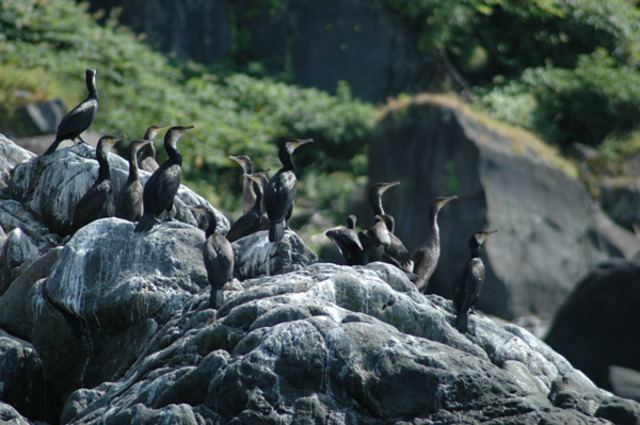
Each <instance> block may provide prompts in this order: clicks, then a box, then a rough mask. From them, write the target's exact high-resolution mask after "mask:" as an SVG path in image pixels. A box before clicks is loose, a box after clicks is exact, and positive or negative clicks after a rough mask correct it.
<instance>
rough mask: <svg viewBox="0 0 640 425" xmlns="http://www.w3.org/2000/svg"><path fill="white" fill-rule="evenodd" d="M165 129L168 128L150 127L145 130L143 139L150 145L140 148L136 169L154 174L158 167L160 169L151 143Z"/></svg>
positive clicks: (154, 148)
mask: <svg viewBox="0 0 640 425" xmlns="http://www.w3.org/2000/svg"><path fill="white" fill-rule="evenodd" d="M166 128H169V127H168V126H165V127H158V126H157V125H152V126H151V127H149V128H147V131H145V133H144V137H143V139H144V140H149V141H150V142H151V143H149V144H146V145H144V146H142V148H141V149H140V152H139V153H138V167H140V169H141V170H144V171H148V172H149V173H154V172H155V171H156V170H157V169H158V167H160V166H159V165H158V163H157V162H156V147H155V146H154V145H153V141H154V140H155V138H156V136H157V135H158V133H160V132H161V131H162V130H164V129H166Z"/></svg>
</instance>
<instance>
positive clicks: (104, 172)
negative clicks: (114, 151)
mask: <svg viewBox="0 0 640 425" xmlns="http://www.w3.org/2000/svg"><path fill="white" fill-rule="evenodd" d="M107 155H109V154H108V153H106V152H105V151H103V150H102V149H101V148H100V147H98V150H97V155H96V159H97V160H98V181H103V180H109V179H111V170H110V169H109V159H108V158H107Z"/></svg>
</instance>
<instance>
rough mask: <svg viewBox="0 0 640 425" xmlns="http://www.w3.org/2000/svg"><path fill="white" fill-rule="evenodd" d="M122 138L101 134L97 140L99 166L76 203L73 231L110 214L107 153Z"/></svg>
mask: <svg viewBox="0 0 640 425" xmlns="http://www.w3.org/2000/svg"><path fill="white" fill-rule="evenodd" d="M123 139H124V137H114V136H103V137H101V138H100V140H99V141H98V146H97V147H96V159H97V160H98V166H99V168H98V178H97V179H96V181H95V183H94V184H93V186H91V188H89V190H88V191H87V193H85V194H84V196H83V197H82V198H80V201H78V204H77V205H76V209H75V212H74V214H73V222H72V223H71V228H72V231H73V233H75V232H76V231H77V230H78V229H80V228H81V227H84V226H86V225H87V224H89V223H91V222H92V221H94V220H97V219H99V218H102V217H108V216H110V215H111V214H112V212H111V211H109V204H110V202H111V200H112V198H113V188H112V186H111V170H110V168H109V159H108V155H109V151H110V150H111V148H112V147H113V145H114V144H115V143H117V142H119V141H120V140H123Z"/></svg>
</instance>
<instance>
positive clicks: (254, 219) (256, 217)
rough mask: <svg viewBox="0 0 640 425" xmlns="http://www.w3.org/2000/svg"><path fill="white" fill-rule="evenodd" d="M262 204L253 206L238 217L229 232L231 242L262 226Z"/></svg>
mask: <svg viewBox="0 0 640 425" xmlns="http://www.w3.org/2000/svg"><path fill="white" fill-rule="evenodd" d="M260 215H261V214H260V206H258V208H257V209H256V208H252V209H250V210H249V211H247V213H246V214H243V215H242V217H240V218H239V219H237V220H236V221H235V222H234V223H233V225H232V226H231V228H230V229H229V231H228V232H227V240H229V242H233V241H237V240H238V239H240V238H241V237H243V236H246V235H250V234H251V233H255V232H257V231H258V229H259V228H260Z"/></svg>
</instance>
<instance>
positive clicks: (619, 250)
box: [362, 96, 638, 319]
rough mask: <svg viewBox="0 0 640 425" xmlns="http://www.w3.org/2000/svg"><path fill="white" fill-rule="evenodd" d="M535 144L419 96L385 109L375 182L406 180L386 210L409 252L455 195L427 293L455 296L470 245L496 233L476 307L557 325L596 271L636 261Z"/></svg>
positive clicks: (451, 104)
mask: <svg viewBox="0 0 640 425" xmlns="http://www.w3.org/2000/svg"><path fill="white" fill-rule="evenodd" d="M532 139H533V137H532V136H531V135H529V134H524V133H523V132H518V131H515V130H514V129H504V127H503V128H502V129H498V127H497V125H496V124H493V123H491V122H488V120H487V119H486V118H483V117H480V116H478V115H475V114H473V113H472V112H471V111H470V110H469V109H468V108H466V107H464V106H463V105H461V104H460V103H459V102H456V101H455V100H453V99H449V98H443V97H437V96H421V97H417V98H414V99H412V100H411V101H407V102H397V103H396V104H392V105H391V106H390V107H389V108H388V109H387V112H386V115H385V116H384V117H383V119H382V120H381V122H380V124H379V126H378V128H377V129H376V131H375V134H374V136H373V139H372V143H371V147H370V149H369V152H370V178H371V181H372V182H375V181H393V180H400V181H401V183H402V184H401V186H399V187H397V188H394V189H393V190H390V191H388V192H387V193H385V195H384V204H385V207H386V209H387V210H388V212H390V213H391V214H393V215H394V217H395V219H396V225H397V230H396V234H397V235H398V236H399V237H400V239H402V241H403V242H404V244H405V245H406V246H407V248H409V249H410V250H412V249H414V248H415V247H417V246H418V245H419V244H420V243H422V242H423V241H424V240H425V239H426V234H427V226H428V212H427V211H428V206H429V202H430V200H431V199H432V198H434V197H436V196H448V195H454V194H455V195H457V196H458V199H457V200H456V201H453V202H451V203H450V204H448V205H447V206H446V207H445V208H444V209H443V210H442V211H441V212H440V215H439V220H438V221H439V224H440V236H441V249H442V250H441V257H440V262H439V265H438V267H437V269H436V271H435V274H434V276H433V277H432V278H431V283H430V287H429V291H430V292H433V293H437V294H441V295H444V296H447V297H449V296H450V287H449V285H450V283H451V281H452V279H453V277H454V275H455V273H456V272H457V270H458V268H459V267H460V266H461V265H462V264H464V261H465V260H466V259H467V257H468V255H469V254H468V249H467V241H468V239H469V237H470V236H471V234H472V233H473V232H475V231H477V230H482V229H489V228H497V229H499V231H500V232H499V233H498V235H497V236H494V237H493V238H492V239H491V240H489V241H488V242H487V244H486V247H485V251H486V255H485V256H484V258H485V265H486V266H487V278H486V282H485V287H484V289H483V292H482V293H481V295H480V300H479V303H478V307H479V308H480V309H481V310H483V311H487V312H490V313H493V314H496V315H499V316H502V317H505V318H508V319H511V318H514V317H518V316H526V315H529V314H536V315H539V316H540V317H542V318H543V319H549V318H551V316H552V314H553V313H554V312H555V311H556V309H557V308H558V307H559V305H560V304H561V303H562V302H563V301H564V300H565V299H566V297H567V295H568V294H569V292H570V291H571V290H572V288H573V285H574V283H575V282H578V281H579V280H580V279H581V278H583V277H584V276H585V275H586V274H587V273H588V272H589V271H590V270H592V269H593V268H594V267H595V266H596V265H597V264H599V263H601V262H603V261H607V260H608V259H610V258H615V257H626V258H629V257H631V256H633V255H634V254H635V252H636V251H637V249H638V242H637V239H636V238H635V236H633V235H632V234H631V233H629V232H626V231H624V230H623V229H621V228H619V227H617V226H616V225H614V224H613V223H612V222H611V220H609V219H608V218H607V217H606V216H605V215H604V214H603V213H602V211H601V210H600V209H599V208H598V207H597V205H595V203H594V202H593V201H592V199H591V198H590V196H589V195H588V193H587V192H586V190H584V188H583V187H582V186H581V184H580V182H579V181H578V180H576V179H575V178H572V177H571V176H570V175H568V174H567V173H565V172H563V171H561V170H560V169H559V168H558V167H557V166H555V165H554V164H552V163H551V161H550V160H549V159H548V158H545V156H544V155H543V153H541V152H543V149H544V148H542V147H541V146H540V142H537V141H536V140H532ZM546 149H548V148H546ZM408 158H411V160H410V161H409V160H408ZM362 219H363V222H364V223H367V222H369V221H368V220H370V219H367V220H364V217H362Z"/></svg>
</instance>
